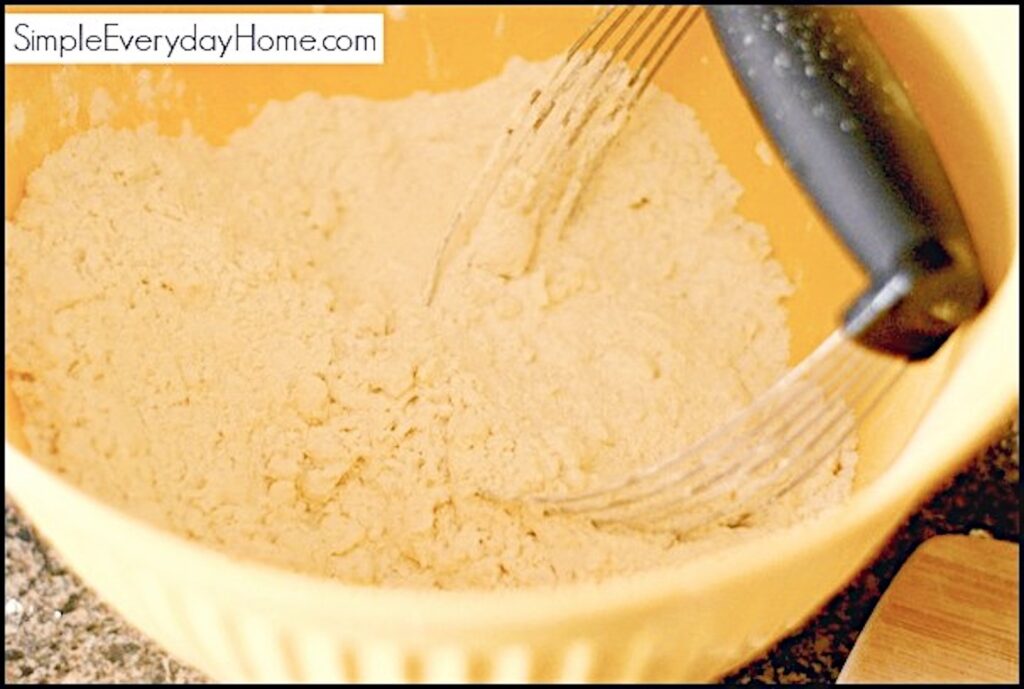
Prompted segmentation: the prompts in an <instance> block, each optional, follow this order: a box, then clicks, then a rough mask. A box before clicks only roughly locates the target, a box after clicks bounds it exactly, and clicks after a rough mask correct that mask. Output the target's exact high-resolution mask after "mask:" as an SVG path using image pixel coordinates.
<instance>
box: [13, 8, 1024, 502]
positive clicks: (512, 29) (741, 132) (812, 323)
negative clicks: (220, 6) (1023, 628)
mask: <svg viewBox="0 0 1024 689" xmlns="http://www.w3.org/2000/svg"><path fill="white" fill-rule="evenodd" d="M60 9H61V8H59V7H54V8H49V9H47V10H45V11H59V10H60ZM95 9H96V10H97V11H100V10H103V9H104V8H100V7H97V8H95ZM215 9H216V8H206V9H204V8H189V9H188V11H211V10H215ZM287 9H288V8H277V9H276V10H275V8H260V11H286V10H287ZM355 9H356V8H345V11H354V10H355ZM366 9H370V10H373V11H380V8H366ZM35 11H38V8H37V9H36V10H35ZM76 11H80V10H78V9H77V8H76ZM90 11H92V10H90ZM116 11H132V10H131V8H120V7H119V8H117V10H116ZM402 15H403V16H401V17H400V18H399V17H398V16H397V15H393V14H387V15H385V21H386V29H385V30H386V41H387V45H386V56H385V64H383V65H380V66H346V67H331V66H262V65H252V66H250V65H231V66H168V67H163V66H156V67H135V66H73V67H56V66H16V67H10V66H8V67H5V75H6V77H7V96H8V97H7V99H6V113H5V115H6V123H7V127H6V133H5V136H6V144H7V150H8V151H9V154H8V157H7V164H6V171H7V175H6V188H5V200H6V206H5V207H6V209H7V210H6V213H7V217H8V218H9V217H11V216H12V215H13V214H14V212H15V210H16V209H17V206H18V202H19V200H20V198H21V195H22V193H23V189H24V183H25V179H26V177H27V175H28V174H29V173H30V172H31V170H32V169H34V168H35V167H37V166H38V165H39V164H40V162H41V160H42V159H43V157H44V156H45V155H46V154H47V153H49V152H50V151H53V150H55V149H56V148H58V147H59V146H60V145H61V144H62V142H63V141H64V140H66V139H67V138H68V137H69V136H71V135H72V134H74V133H77V132H80V131H83V130H85V129H87V128H89V126H90V112H91V111H93V110H94V109H95V108H94V103H95V102H96V101H95V100H94V99H96V98H98V97H97V96H96V94H97V93H98V92H99V90H101V89H102V91H103V92H104V93H105V96H106V97H109V99H110V100H111V101H112V103H113V109H112V111H111V112H112V114H111V116H110V118H109V120H108V121H109V123H110V124H111V125H113V126H115V127H135V126H139V125H142V124H146V123H155V124H156V126H157V127H158V128H159V130H160V131H161V132H164V133H168V134H176V133H179V132H181V131H182V130H183V129H184V128H189V129H191V131H194V132H195V133H197V134H199V135H201V136H203V137H205V138H207V139H208V140H209V141H211V142H213V143H217V142H222V141H223V140H224V139H225V138H226V136H227V135H228V134H229V133H230V132H231V131H233V130H234V129H236V128H238V127H239V126H242V125H244V124H246V123H247V122H249V121H250V120H251V119H252V117H253V116H254V114H255V113H256V112H257V111H258V109H259V108H260V107H261V106H262V105H263V104H264V103H266V102H267V101H269V100H273V99H289V98H292V97H294V96H296V95H298V94H300V93H302V92H305V91H310V90H312V91H318V92H320V93H323V94H325V95H334V94H357V95H362V96H366V97H370V98H382V99H384V98H397V97H401V96H404V95H407V94H409V93H412V92H414V91H417V90H430V91H444V90H450V89H457V88H464V87H467V86H470V85H473V84H475V83H478V82H480V81H482V80H484V79H487V78H489V77H491V76H494V75H495V74H497V73H498V71H499V70H500V69H501V68H502V66H503V65H504V64H505V62H506V61H507V60H508V59H509V58H510V57H511V56H522V57H525V58H528V59H544V58H548V57H551V56H554V55H555V54H557V53H559V52H560V51H562V50H564V48H565V47H566V46H567V45H569V44H570V43H571V42H572V40H573V39H574V38H575V37H576V36H577V35H578V34H579V33H580V32H581V31H582V29H583V28H584V27H585V26H586V25H587V23H588V22H590V21H592V20H593V19H594V18H595V17H596V15H597V10H596V9H595V8H594V7H590V6H569V7H515V6H513V7H416V6H412V7H408V8H407V9H406V10H405V11H404V12H403V13H402ZM863 17H864V19H865V21H866V22H867V23H868V24H869V26H870V27H871V29H872V30H873V32H874V33H875V35H876V36H877V37H878V39H879V41H880V42H881V43H882V46H883V49H884V50H885V51H886V53H887V55H888V56H889V58H890V59H891V60H892V61H893V63H894V66H895V68H896V69H897V71H898V72H899V73H900V75H901V76H902V77H903V79H904V81H905V83H906V86H907V88H908V91H909V92H910V95H911V97H912V100H913V101H914V103H915V106H916V107H917V109H918V111H919V113H920V114H921V116H922V119H923V120H924V121H925V124H926V125H927V126H928V127H929V129H930V131H931V132H932V135H933V138H934V139H935V141H936V145H937V148H938V150H939V153H940V155H941V156H942V158H943V160H944V161H945V163H946V165H947V168H948V171H949V174H950V177H951V178H952V181H953V184H954V187H955V188H956V189H957V192H958V196H959V197H960V200H961V203H962V205H963V207H964V210H965V213H966V215H967V217H968V221H969V223H970V225H971V228H972V233H973V235H974V239H975V244H976V245H977V248H978V251H979V253H980V255H981V259H982V263H983V267H984V270H985V274H986V278H987V280H988V281H989V284H990V286H992V287H994V286H996V285H998V283H999V282H1000V281H1001V279H1002V277H1003V275H1004V273H1005V272H1006V270H1007V266H1008V263H1009V261H1010V257H1011V256H1012V254H1013V247H1014V246H1015V243H1016V237H1015V232H1014V230H1013V226H1012V210H1011V208H1012V207H1011V205H1010V201H1009V198H1008V196H1009V191H1008V188H1009V187H1008V184H1007V182H1006V180H1005V179H1003V178H1001V177H1000V171H1001V170H1002V169H1004V166H1003V165H1002V164H1000V163H1001V159H1000V158H999V155H1000V154H999V153H998V151H999V149H998V148H997V147H996V146H995V143H994V141H993V139H992V136H991V133H990V132H989V131H988V130H987V128H986V127H985V126H983V119H982V117H981V115H980V114H979V113H980V111H981V109H982V106H981V105H980V104H979V102H978V99H977V98H974V97H971V96H968V94H967V91H966V90H965V88H964V86H963V85H962V83H961V80H960V79H959V78H956V77H955V76H953V72H952V70H953V67H952V64H951V60H953V59H955V57H956V55H955V53H951V49H949V47H948V46H955V45H957V43H956V42H955V39H956V34H955V27H952V26H943V27H942V28H941V31H942V32H944V33H945V32H948V33H945V36H946V39H947V40H946V43H945V46H946V47H943V44H939V43H936V41H935V40H934V38H932V37H930V36H929V35H928V33H927V32H926V31H925V29H924V28H922V26H921V24H920V23H919V22H917V21H914V20H913V19H912V18H911V17H910V16H909V15H908V14H907V12H906V11H905V10H898V9H891V8H871V9H865V10H863ZM656 81H657V83H658V84H659V85H660V86H661V87H662V88H664V89H666V90H668V91H670V92H672V93H673V94H674V95H676V96H677V97H678V98H679V99H680V100H682V101H683V102H685V103H687V104H689V105H691V106H692V107H693V108H694V109H695V110H696V111H697V114H698V116H699V118H700V120H701V122H702V123H703V125H704V127H705V129H706V130H707V132H708V134H709V135H710V137H711V139H712V141H713V143H714V144H715V146H716V148H717V150H718V152H719V154H720V156H721V158H722V160H723V162H724V163H725V164H726V165H727V167H728V168H729V169H730V171H731V172H732V174H733V175H734V176H735V177H737V178H738V179H739V181H740V182H741V184H742V185H743V187H744V188H745V193H744V195H743V198H742V200H741V205H740V210H741V212H743V213H744V214H745V215H746V216H747V217H749V218H751V219H752V220H755V221H758V222H760V223H762V224H764V225H765V226H766V227H767V228H768V231H769V233H770V235H771V238H772V243H773V246H774V249H775V254H776V256H777V258H778V259H779V261H780V262H781V263H782V265H783V267H784V269H785V271H786V272H787V274H788V275H789V277H790V278H791V280H792V281H793V282H794V283H795V285H796V291H795V293H794V294H793V296H792V297H791V298H789V299H788V301H787V304H786V308H787V310H788V315H789V323H790V327H791V331H792V335H793V338H792V346H791V350H792V351H791V355H792V361H793V363H795V362H797V361H799V360H800V359H802V358H803V357H804V356H805V355H806V354H807V353H809V352H810V351H811V350H812V349H813V348H814V346H815V345H817V344H818V343H819V342H820V341H821V340H822V339H823V338H824V337H825V336H826V335H827V334H828V333H829V332H831V330H832V329H833V328H834V327H835V326H836V324H837V323H838V321H839V316H840V314H841V312H842V310H843V307H844V305H845V304H846V303H847V302H848V301H849V300H851V299H852V298H853V297H854V296H855V295H856V294H857V292H858V291H859V290H860V289H861V288H862V287H863V285H864V280H863V277H862V275H861V273H860V271H859V270H858V268H857V267H856V265H855V264H854V263H853V262H852V261H851V260H850V258H849V257H847V256H846V254H845V253H844V251H843V250H842V249H841V248H840V246H839V245H838V243H837V242H836V241H835V240H834V239H833V238H832V235H831V234H830V233H829V232H828V231H827V229H826V228H825V227H824V226H823V225H822V223H821V221H820V220H819V219H818V217H817V216H816V214H815V211H814V209H813V208H812V206H811V205H810V203H809V202H808V201H807V200H806V199H805V198H804V197H803V195H802V194H801V193H800V191H799V189H798V188H797V186H796V185H795V183H794V182H793V181H792V180H791V179H790V178H789V176H788V175H787V174H786V171H785V169H784V167H783V166H782V165H781V163H780V162H779V160H778V159H777V157H775V154H774V153H771V155H770V156H766V155H765V151H766V150H767V149H765V146H766V144H767V137H766V135H765V134H764V132H763V131H762V129H761V127H760V126H759V125H758V123H757V122H756V120H755V118H754V117H753V115H752V113H751V112H750V110H749V108H748V106H747V105H746V103H745V101H744V99H743V97H742V94H741V93H740V91H739V89H738V87H737V86H736V84H735V83H734V81H733V80H732V77H731V75H730V74H729V71H728V68H727V66H726V63H725V61H724V59H723V57H722V56H721V54H720V52H719V50H718V48H717V46H716V44H715V41H714V38H713V36H712V34H711V31H710V27H709V25H708V24H707V21H706V20H705V19H704V18H701V19H700V20H699V21H698V22H697V24H696V25H695V26H694V29H693V30H692V31H691V33H690V34H689V35H688V36H687V37H686V39H685V41H684V42H683V43H682V44H681V46H680V47H679V48H678V49H677V50H676V51H675V53H674V54H673V56H672V57H671V58H670V59H669V61H668V62H667V63H666V64H665V66H664V67H663V68H662V70H661V72H660V73H659V76H658V79H657V80H656ZM498 124H500V123H496V125H498ZM962 340H963V338H960V337H958V338H955V339H954V341H953V342H951V343H950V345H949V346H947V347H945V348H944V349H943V350H942V352H941V354H940V355H939V356H936V357H934V358H933V359H932V360H930V361H928V362H927V363H925V364H920V365H916V366H915V367H914V368H913V370H912V371H911V372H910V374H909V375H907V376H904V378H903V379H902V380H901V382H900V385H899V387H898V388H897V389H896V390H895V391H894V392H893V393H892V394H893V403H892V404H891V407H890V408H891V409H893V410H894V413H892V414H885V415H873V416H872V417H869V418H867V419H865V420H863V421H862V422H861V424H860V428H859V437H860V449H859V451H860V456H861V460H860V464H859V468H858V477H857V484H858V486H862V485H864V484H866V483H867V482H869V481H870V480H871V478H873V477H874V476H877V475H878V474H879V473H880V472H881V471H882V470H884V469H885V467H887V466H888V465H889V464H890V463H891V461H892V460H893V458H895V457H896V456H897V454H898V452H899V450H900V448H901V447H902V446H903V445H904V443H905V442H906V441H907V439H908V437H909V436H910V434H911V433H912V431H913V429H914V426H915V425H916V423H917V421H918V419H919V418H920V417H921V415H922V414H923V413H924V412H925V411H926V410H927V408H928V405H929V403H930V401H931V399H932V398H933V397H934V395H935V393H936V392H937V391H938V389H939V388H940V387H941V385H942V382H943V380H944V378H945V376H946V375H947V374H948V372H949V371H950V370H952V368H953V367H955V366H956V364H957V361H958V359H959V357H960V356H961V355H962V350H963V348H964V347H965V346H968V345H969V342H967V343H965V342H963V341H962ZM5 378H6V376H5ZM7 387H8V386H6V385H5V388H7ZM6 394H7V402H8V404H7V405H5V406H6V407H7V423H6V431H5V432H6V436H7V439H8V440H9V441H11V442H13V443H14V444H16V445H18V446H19V447H20V448H21V449H25V447H24V442H23V437H22V434H21V432H20V420H19V416H18V410H17V405H16V403H15V402H16V401H15V400H13V399H12V397H11V394H10V392H9V389H8V390H7V393H6Z"/></svg>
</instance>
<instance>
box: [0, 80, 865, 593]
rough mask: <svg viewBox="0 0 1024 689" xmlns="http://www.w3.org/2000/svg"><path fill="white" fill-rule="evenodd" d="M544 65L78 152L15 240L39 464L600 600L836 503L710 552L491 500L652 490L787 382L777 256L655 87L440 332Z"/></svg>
mask: <svg viewBox="0 0 1024 689" xmlns="http://www.w3.org/2000/svg"><path fill="white" fill-rule="evenodd" d="M552 66H553V63H545V64H530V63H526V62H522V61H513V62H511V63H510V64H509V66H508V67H507V69H506V70H505V72H504V73H503V74H502V75H501V76H499V77H498V78H496V79H493V80H491V81H489V82H486V83H484V84H481V85H479V86H477V87H474V88H472V89H469V90H466V91H462V92H455V93H446V94H442V95H432V94H425V93H419V94H416V95H413V96H410V97H408V98H406V99H404V100H399V101H393V102H372V101H368V100H362V99H358V98H352V97H342V98H330V99H327V98H323V97H321V96H318V95H312V94H307V95H304V96H301V97H299V98H297V99H295V100H294V101H291V102H287V103H280V102H274V103H270V104H268V105H267V106H266V107H265V108H264V110H263V111H262V112H261V113H260V114H259V116H258V117H257V118H256V120H255V121H254V122H253V123H252V124H251V125H250V126H248V127H246V128H245V129H243V130H241V131H238V132H237V133H236V134H235V135H234V136H233V137H232V138H231V139H230V141H229V143H228V144H227V145H226V146H224V147H220V148H216V147H211V146H210V145H208V144H207V143H205V142H204V141H202V140H201V139H198V138H193V137H188V136H186V137H182V138H167V137H163V136H159V135H157V134H156V133H155V132H154V131H152V130H142V131H138V132H130V131H114V130H111V129H107V128H99V129H94V130H91V131H89V132H88V133H86V134H84V135H81V136H78V137H76V138H73V139H71V140H70V141H69V142H68V143H67V144H66V145H65V146H64V147H63V148H62V149H61V150H59V151H57V152H56V153H54V154H52V155H50V156H49V157H48V158H47V159H46V161H45V162H44V163H43V165H42V167H41V168H40V169H39V170H38V171H36V172H35V173H34V174H33V175H32V176H31V178H30V180H29V183H28V188H27V193H26V197H25V199H24V201H23V202H22V204H21V206H20V209H19V211H18V213H17V216H16V219H15V221H14V222H13V223H8V225H7V228H6V238H5V239H6V269H7V278H6V280H7V283H6V306H7V316H6V325H7V339H6V356H7V368H8V370H9V371H10V372H11V374H12V378H13V384H14V389H15V392H16V394H17V395H18V397H19V399H20V401H21V403H22V406H23V408H24V411H25V415H26V425H25V430H26V434H27V436H28V438H29V441H30V444H31V446H32V450H33V453H34V455H35V456H36V457H37V458H38V459H39V461H41V462H43V463H45V464H46V465H48V466H49V467H51V468H53V469H54V470H56V471H58V472H60V473H61V474H64V475H65V476H66V477H67V478H68V479H69V480H71V481H73V482H74V483H76V484H77V485H79V486H81V487H83V488H84V489H86V490H88V491H89V492H91V493H93V494H95V495H98V496H100V497H101V498H102V499H104V500H106V501H108V502H111V503H114V504H116V505H118V506H119V507H121V508H123V509H125V510H127V511H129V512H131V513H133V514H136V515H139V516H141V517H143V518H145V519H148V520H150V521H152V522H155V523H157V524H159V525H162V526H164V527H167V528H169V529H172V530H173V531H175V532H177V533H179V534H182V535H185V536H186V537H188V538H192V539H195V540H197V541H201V542H203V543H206V544H209V545H212V546H214V547H216V548H218V549H220V550H222V551H226V552H229V553H231V554H233V555H237V556H244V557H249V558H256V559H259V560H262V561H265V562H270V563H274V564H277V565H281V566H285V567H289V568H293V569H298V570H302V571H306V572H311V573H316V574H323V575H328V576H333V577H338V578H341V579H343V580H345V581H349V582H358V583H376V584H382V585H388V586H415V587H440V588H467V587H478V588H486V587H520V586H532V585H544V584H558V583H565V582H571V581H575V580H584V579H599V578H604V577H607V576H609V575H612V574H618V573H623V572H627V571H635V570H641V569H645V568H650V567H655V566H660V565H667V564H671V563H673V562H679V561H682V560H685V559H687V558H691V557H693V556H694V555H695V554H697V553H699V552H703V551H706V550H708V549H712V548H718V547H721V546H722V545H723V544H726V543H730V542H733V541H734V540H736V539H741V538H749V537H751V536H752V535H756V534H757V533H760V532H761V531H763V530H764V529H767V528H773V527H774V526H777V525H778V524H781V523H785V522H787V521H789V520H791V519H793V518H794V516H796V515H798V514H800V513H802V512H804V511H806V510H811V509H817V508H819V507H821V506H822V505H825V504H829V503H834V502H836V501H839V500H841V499H842V497H843V496H845V494H846V493H847V492H848V490H849V483H850V480H849V479H850V473H851V471H852V464H853V456H852V453H849V452H846V453H843V454H841V455H837V457H836V458H835V460H834V461H833V462H832V463H830V464H828V465H825V466H823V467H822V471H821V473H820V475H818V476H815V477H813V478H812V479H811V480H810V481H809V482H808V483H807V484H806V486H805V487H804V489H803V490H801V491H798V492H797V493H795V494H794V495H793V496H792V497H791V500H790V502H789V503H787V504H784V505H778V506H777V507H776V509H775V510H774V512H771V513H767V514H765V515H763V516H762V517H760V518H759V520H757V521H755V522H753V523H751V522H749V521H747V522H743V523H742V524H735V523H734V524H725V523H723V524H719V525H716V526H714V527H713V528H710V529H708V530H707V531H706V532H704V533H702V534H699V537H687V538H681V537H679V536H678V535H677V534H673V533H661V532H658V531H649V530H640V529H634V528H627V527H622V526H618V527H597V526H595V525H594V524H593V523H592V522H591V521H590V520H589V519H588V518H586V517H574V516H545V515H543V514H541V513H540V512H539V511H535V510H533V509H532V508H528V507H525V506H523V505H521V504H517V503H514V502H503V501H499V500H495V499H494V498H493V497H492V496H493V495H494V494H499V495H515V494H522V493H527V492H530V493H537V492H543V493H551V492H558V491H559V490H564V489H569V488H582V487H587V486H596V485H598V484H600V483H601V481H603V480H607V479H610V478H612V477H617V476H621V475H622V474H623V472H626V471H628V470H629V469H630V468H634V467H639V466H642V465H646V464H649V463H650V462H652V461H655V460H657V459H658V458H660V457H662V456H663V455H664V454H665V453H668V452H671V451H674V450H678V449H679V448H680V447H682V446H685V445H686V444H688V443H691V442H693V441H694V440H696V439H697V438H699V437H700V436H701V435H703V434H704V433H706V432H708V431H709V430H711V429H713V428H714V427H715V426H717V425H718V424H719V423H720V422H721V421H722V420H723V418H724V417H725V416H726V415H728V414H730V413H731V412H734V411H736V410H738V409H740V408H741V407H742V406H743V405H744V404H746V403H747V402H749V401H750V400H751V399H752V397H753V396H754V395H756V394H757V393H758V392H760V391H762V390H764V389H765V388H767V387H768V385H769V384H770V383H771V382H772V381H773V380H774V379H775V378H777V377H778V376H779V375H780V374H781V373H782V372H783V371H784V369H785V368H786V366H787V355H788V333H787V329H786V323H785V317H784V311H783V308H782V306H781V304H780V301H781V300H782V298H783V297H785V296H786V294H787V293H788V292H789V290H790V285H789V284H788V282H787V280H786V278H785V276H784V275H783V273H782V271H781V269H780V267H779V265H778V264H777V263H776V262H775V261H774V260H773V259H772V258H771V257H770V247H769V244H768V240H767V234H766V233H765V231H764V229H763V228H762V227H760V226H758V225H756V224H754V223H751V222H749V221H747V220H745V219H744V218H743V217H741V216H740V215H738V214H737V213H736V211H735V206H736V202H737V199H738V197H739V195H740V192H741V190H740V188H739V187H738V185H737V183H736V182H735V181H734V180H733V179H732V178H731V177H730V176H729V173H728V172H727V171H726V170H725V168H724V167H723V166H722V165H721V164H720V163H719V162H718V160H717V158H716V155H715V152H714V150H713V149H712V147H711V144H710V142H709V141H708V139H707V138H706V137H705V135H704V134H703V133H702V131H701V128H700V126H699V124H698V122H697V120H696V119H695V117H694V115H693V113H692V112H691V111H690V110H689V109H688V108H687V107H685V106H684V105H681V104H679V103H678V102H676V101H675V100H673V99H672V98H671V97H670V96H668V95H666V94H664V93H661V92H659V91H657V90H656V89H652V90H651V91H650V92H649V93H648V94H647V95H646V96H645V97H644V99H643V101H642V102H641V103H640V105H639V107H638V109H637V111H636V112H635V113H634V115H633V117H632V119H631V121H630V122H629V124H628V126H627V127H626V129H625V130H624V131H623V132H622V134H621V135H620V136H619V137H618V138H617V139H616V140H615V141H614V142H613V144H612V146H611V148H610V149H609V150H608V152H607V154H606V156H605V158H604V161H603V163H602V165H601V166H600V167H599V169H598V170H597V172H596V173H595V174H594V176H593V178H592V179H591V181H590V183H589V185H588V186H587V188H586V189H585V191H584V193H583V194H582V196H581V197H580V199H579V203H578V207H577V209H576V212H575V213H574V214H573V215H572V216H571V217H570V218H569V220H568V222H567V224H565V226H564V227H563V228H562V231H561V233H560V235H559V237H558V238H557V241H549V242H546V243H542V244H538V247H537V249H536V253H535V255H534V256H533V257H532V259H531V262H530V263H529V265H526V264H525V263H523V262H521V264H520V265H517V266H516V267H515V269H513V270H509V269H508V267H507V266H503V265H502V262H501V261H494V260H477V259H479V257H481V256H483V257H484V259H486V257H487V255H488V253H487V252H491V255H492V256H494V255H497V256H500V255H501V254H500V252H499V253H498V254H495V253H494V247H495V246H496V245H497V246H499V248H500V245H501V241H502V238H503V237H504V235H502V234H501V233H494V232H491V233H490V234H488V232H487V230H488V228H487V227H481V228H479V232H478V234H477V235H475V236H474V237H472V238H470V240H469V242H468V243H467V245H466V247H465V249H464V259H465V260H462V261H460V262H456V263H455V264H453V267H452V268H451V269H450V270H448V271H447V273H446V275H445V277H444V282H443V285H442V286H441V289H440V290H439V292H438V294H437V297H436V299H435V301H434V303H433V304H432V305H431V306H430V307H429V308H428V307H427V306H425V305H424V303H423V301H422V298H421V297H422V293H423V289H424V285H425V283H426V281H427V277H428V274H429V272H430V270H431V267H432V260H433V257H434V255H435V252H436V250H437V246H438V244H439V242H441V240H442V237H443V236H444V234H445V231H446V229H447V227H448V223H449V221H450V219H451V217H452V214H453V212H454V211H455V209H456V207H457V206H458V204H459V201H460V200H461V198H462V197H463V195H464V194H465V193H466V190H467V188H468V187H469V186H470V184H471V182H472V181H473V179H474V176H475V175H477V174H478V173H479V171H480V169H481V166H482V165H483V163H484V160H485V159H486V158H487V154H488V152H489V150H490V148H491V145H492V143H493V142H494V140H495V138H496V136H497V133H498V132H499V131H500V129H501V127H502V125H503V124H504V123H505V121H506V120H507V117H508V113H509V112H510V111H514V110H516V109H517V108H518V106H519V105H520V104H521V102H522V101H523V99H524V97H525V94H528V93H529V91H530V90H531V88H533V87H534V86H535V85H536V84H538V83H542V82H543V81H544V79H545V77H546V74H547V72H548V71H549V70H550V69H551V68H552ZM496 242H497V244H495V243H496ZM474 257H476V258H474ZM812 496H813V497H812Z"/></svg>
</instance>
